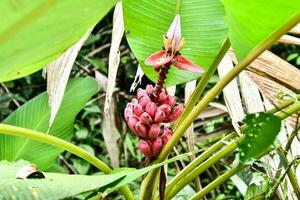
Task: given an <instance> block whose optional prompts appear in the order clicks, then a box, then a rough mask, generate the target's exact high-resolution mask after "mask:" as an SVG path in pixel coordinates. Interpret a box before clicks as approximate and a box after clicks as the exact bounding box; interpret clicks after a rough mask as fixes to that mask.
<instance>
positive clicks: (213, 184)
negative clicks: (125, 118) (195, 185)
mask: <svg viewBox="0 0 300 200" xmlns="http://www.w3.org/2000/svg"><path fill="white" fill-rule="evenodd" d="M299 111H300V103H297V104H294V105H293V106H291V107H290V108H288V109H286V110H285V111H282V112H280V113H278V114H277V116H278V117H280V118H281V119H282V120H283V119H285V118H287V117H289V116H291V115H292V114H294V113H297V112H299ZM243 138H244V136H242V137H240V138H238V139H237V140H235V141H234V142H232V143H231V144H229V145H228V146H226V147H225V148H224V149H222V150H221V151H220V152H219V153H217V154H215V155H214V156H213V157H211V158H210V159H209V160H212V161H213V160H214V161H215V162H217V161H218V160H215V158H216V157H219V156H217V155H218V154H220V153H222V154H224V151H225V149H227V152H228V150H231V149H232V146H233V143H238V142H239V141H241V140H242V139H243ZM222 151H223V152H222ZM232 151H233V150H232ZM270 151H271V149H270V148H269V149H267V150H266V151H265V152H264V153H262V154H261V155H259V156H258V158H259V157H261V156H263V155H265V154H266V153H268V152H270ZM221 158H222V157H221ZM209 160H207V161H209ZM244 167H246V166H245V165H244ZM244 167H243V166H238V167H236V168H233V169H231V170H229V171H228V172H226V173H225V174H223V175H222V176H220V177H219V178H217V179H216V180H215V181H213V182H211V183H210V184H209V185H207V186H206V187H205V188H203V189H202V190H201V191H200V192H198V193H197V194H196V195H195V196H197V199H199V198H200V197H203V196H204V195H206V194H207V193H206V192H209V191H211V190H212V189H214V188H216V187H217V186H219V185H220V184H222V183H224V182H225V181H226V180H228V179H229V178H230V177H231V176H232V175H234V174H235V173H233V172H236V173H237V172H238V171H240V170H242V169H243V168H244ZM198 168H202V166H201V165H200V166H199V167H198ZM196 170H197V169H195V170H194V171H192V174H188V175H187V177H190V176H193V177H195V175H197V176H199V174H193V173H195V172H196ZM237 170H238V171H237ZM198 171H200V172H201V171H203V169H202V170H198ZM198 171H197V172H198ZM187 177H185V179H186V178H187ZM179 184H180V185H181V188H183V187H184V186H185V185H186V184H187V183H179ZM179 184H178V185H179ZM176 187H177V186H176ZM207 187H209V188H210V190H208V189H207ZM177 190H178V189H177V188H174V190H173V191H177ZM174 195H175V194H172V195H171V196H174ZM198 197H199V198H198ZM166 199H167V198H166Z"/></svg>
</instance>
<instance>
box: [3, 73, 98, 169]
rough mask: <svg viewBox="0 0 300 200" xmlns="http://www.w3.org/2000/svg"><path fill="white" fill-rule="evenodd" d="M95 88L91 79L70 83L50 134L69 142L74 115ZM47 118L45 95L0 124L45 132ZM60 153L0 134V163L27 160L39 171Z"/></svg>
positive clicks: (28, 141)
mask: <svg viewBox="0 0 300 200" xmlns="http://www.w3.org/2000/svg"><path fill="white" fill-rule="evenodd" d="M97 89H98V85H97V83H96V81H95V80H94V79H92V78H76V79H72V80H70V82H69V83H68V85H67V88H66V92H65V95H64V98H63V102H62V104H61V107H60V109H59V111H58V113H57V115H56V118H55V120H54V122H53V125H52V127H51V129H50V131H49V134H50V135H53V136H56V137H59V138H62V139H64V140H67V141H70V140H71V137H72V135H73V122H74V120H75V117H76V115H77V114H78V112H79V111H80V110H81V109H82V108H83V107H84V105H85V103H86V102H87V101H88V100H89V99H90V98H91V97H92V96H93V95H94V94H95V93H96V92H97ZM49 118H50V109H49V105H48V96H47V93H46V92H44V93H43V94H40V95H38V96H37V97H35V98H33V99H32V100H30V101H28V102H27V103H26V104H24V105H23V106H21V107H20V108H18V109H17V110H16V111H15V112H13V113H12V114H11V115H9V116H8V117H7V118H6V119H5V120H4V121H3V123H5V124H10V125H14V126H19V127H23V128H28V129H32V130H36V131H41V132H44V133H45V132H47V129H48V125H49ZM62 151H63V150H61V149H58V148H56V147H53V146H51V145H48V144H44V143H41V142H35V141H32V140H30V139H26V138H23V137H15V136H8V135H0V160H8V161H17V160H19V159H26V160H28V161H30V162H32V163H34V164H36V165H38V167H39V168H40V169H46V168H48V167H49V166H50V164H51V163H52V162H53V160H54V159H55V158H56V157H57V156H58V155H59V154H60V153H61V152H62Z"/></svg>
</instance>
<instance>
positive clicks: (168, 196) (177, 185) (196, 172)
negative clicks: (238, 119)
mask: <svg viewBox="0 0 300 200" xmlns="http://www.w3.org/2000/svg"><path fill="white" fill-rule="evenodd" d="M243 138H244V137H240V138H238V139H237V140H235V141H233V142H232V143H230V144H229V145H227V146H226V147H225V148H223V149H222V150H221V151H219V152H218V153H217V154H215V155H214V156H212V157H211V158H209V159H207V160H206V161H204V162H203V163H202V164H200V165H199V166H198V167H196V168H195V169H194V170H193V171H191V172H190V173H189V174H187V175H186V176H185V177H184V178H183V179H181V180H179V181H178V182H174V183H173V185H174V186H173V187H168V189H169V190H168V193H166V197H165V199H166V200H168V199H172V197H174V196H175V194H177V193H178V192H179V191H180V190H181V189H182V188H183V187H184V186H186V185H187V184H188V183H189V182H191V181H192V180H194V179H195V178H196V177H197V176H199V174H201V173H203V172H204V171H205V170H207V169H208V168H209V167H211V166H212V165H214V164H215V163H217V162H218V161H219V160H221V159H222V158H223V157H224V156H226V155H228V154H229V153H231V152H233V151H234V150H235V149H236V148H237V147H238V142H240V141H241V140H242V139H243Z"/></svg>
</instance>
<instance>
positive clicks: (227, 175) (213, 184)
mask: <svg viewBox="0 0 300 200" xmlns="http://www.w3.org/2000/svg"><path fill="white" fill-rule="evenodd" d="M245 167H246V166H245V165H239V166H237V167H234V168H232V169H230V170H228V171H227V172H226V173H224V174H223V175H221V176H220V177H218V178H217V179H215V180H214V181H213V182H211V183H210V184H208V185H207V186H206V187H205V188H203V189H202V190H201V191H199V192H198V193H197V194H195V195H194V196H193V197H192V198H191V200H196V199H201V198H203V197H204V196H205V195H206V194H208V193H209V192H210V191H212V190H213V189H215V188H216V187H217V186H219V185H221V184H222V183H224V182H225V181H227V180H228V179H229V178H230V177H231V176H233V175H235V174H236V173H238V172H239V171H241V170H242V169H244V168H245Z"/></svg>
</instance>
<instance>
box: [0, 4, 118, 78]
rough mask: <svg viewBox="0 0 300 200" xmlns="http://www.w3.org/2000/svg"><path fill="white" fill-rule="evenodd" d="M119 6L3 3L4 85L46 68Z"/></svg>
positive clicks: (0, 71) (0, 59)
mask: <svg viewBox="0 0 300 200" xmlns="http://www.w3.org/2000/svg"><path fill="white" fill-rule="evenodd" d="M115 3H116V0H89V1H82V0H68V1H59V0H35V1H31V0H18V1H15V0H14V1H12V0H1V1H0V19H1V26H0V52H1V54H0V82H4V81H8V80H12V79H16V78H19V77H23V76H25V75H28V74H30V73H33V72H35V71H37V70H39V69H41V68H43V67H45V65H47V64H49V63H50V62H51V61H53V60H55V59H56V58H57V57H58V56H59V55H60V54H62V53H63V52H64V51H65V50H67V49H68V48H69V47H70V46H71V45H72V44H74V43H75V42H77V41H78V40H79V39H80V38H81V37H82V36H83V35H84V33H85V32H86V31H87V30H88V29H89V28H90V27H93V26H94V25H95V24H96V23H97V22H98V21H99V20H100V19H101V18H102V17H103V16H104V15H105V14H106V13H107V12H108V11H109V10H110V9H111V8H112V7H113V5H114V4H115Z"/></svg>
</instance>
